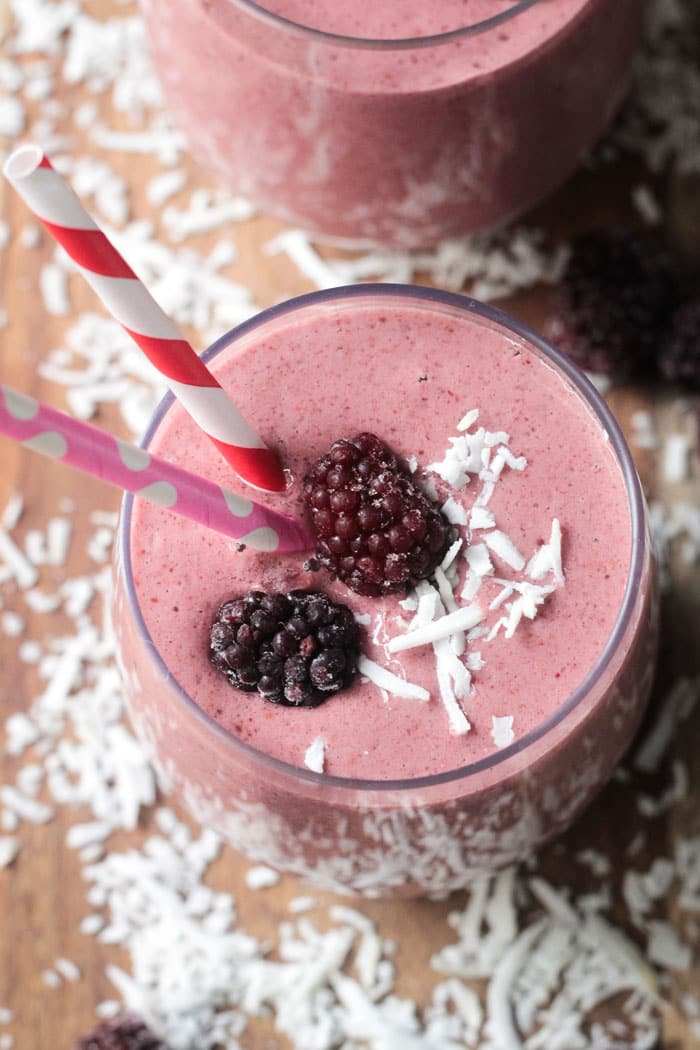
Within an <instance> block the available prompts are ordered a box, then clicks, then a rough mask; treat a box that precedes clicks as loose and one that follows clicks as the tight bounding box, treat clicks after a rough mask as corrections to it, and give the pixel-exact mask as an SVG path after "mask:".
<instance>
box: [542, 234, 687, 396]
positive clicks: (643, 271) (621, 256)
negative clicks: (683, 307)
mask: <svg viewBox="0 0 700 1050" xmlns="http://www.w3.org/2000/svg"><path fill="white" fill-rule="evenodd" d="M673 299H674V281H673V276H672V271H671V265H670V262H669V259H668V257H667V255H666V254H665V252H663V251H662V250H661V249H659V248H658V247H657V246H656V244H655V243H654V242H653V241H652V240H650V238H648V237H645V236H642V235H640V234H637V233H632V232H629V231H626V230H621V229H612V230H599V231H594V232H592V233H587V234H584V235H582V236H580V237H577V238H575V239H574V241H573V242H572V245H571V256H570V259H569V262H568V264H567V267H566V270H565V272H564V275H563V277H562V280H561V283H560V285H559V288H558V290H557V293H556V295H555V300H554V305H553V309H552V316H551V319H550V321H549V322H548V324H547V326H546V334H547V336H548V337H549V338H550V339H551V340H552V342H553V343H554V344H555V345H556V346H558V347H559V348H560V349H561V350H563V351H564V353H566V354H568V355H569V357H571V358H572V360H573V361H575V362H576V364H577V365H580V367H581V368H585V369H587V370H588V371H590V372H603V373H606V374H614V375H620V376H630V375H634V374H639V373H640V372H643V371H644V370H645V369H646V368H647V366H648V365H649V364H650V363H651V362H652V360H653V358H654V355H655V351H656V347H657V344H658V342H659V338H660V335H661V333H662V332H663V328H664V325H665V324H666V321H667V318H668V316H669V313H670V311H671V309H672V306H673Z"/></svg>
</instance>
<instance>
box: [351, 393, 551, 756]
mask: <svg viewBox="0 0 700 1050" xmlns="http://www.w3.org/2000/svg"><path fill="white" fill-rule="evenodd" d="M478 420H479V410H478V409H476V408H473V409H470V410H469V411H468V412H466V413H465V414H464V416H463V417H462V419H461V420H460V421H459V422H458V424H457V430H458V431H459V433H458V435H457V436H456V437H452V438H450V439H449V442H450V443H449V447H448V449H447V450H446V452H445V455H444V457H443V459H442V460H440V461H439V462H436V463H431V464H429V465H428V466H427V468H426V472H427V473H426V476H425V478H424V479H423V480H424V482H425V488H426V490H427V491H428V493H429V494H430V495H431V496H432V497H433V498H436V497H437V495H438V492H437V487H436V484H435V479H434V477H433V476H432V475H437V476H438V477H439V478H441V479H442V481H443V482H444V483H445V484H446V485H448V486H449V490H450V495H449V496H447V498H446V499H445V501H444V502H443V504H442V510H443V512H444V514H445V516H446V517H447V518H448V519H449V520H450V521H451V522H452V523H453V525H454V526H455V528H456V530H457V532H458V538H457V539H456V540H455V541H454V543H453V544H452V545H451V547H450V548H449V550H448V551H447V553H446V555H445V557H444V559H443V561H442V564H441V565H439V566H438V567H437V569H436V570H435V573H434V577H433V578H432V579H431V580H421V581H420V583H419V584H418V585H417V587H416V588H415V589H414V590H413V591H412V592H411V593H410V594H409V595H408V596H407V598H406V599H404V600H403V601H401V602H400V603H399V604H400V606H401V608H402V610H403V611H404V612H412V613H413V616H412V618H411V619H410V620H409V621H408V622H406V619H405V617H404V616H403V615H401V616H397V617H395V621H396V624H397V625H398V626H400V628H401V633H400V634H395V635H394V636H393V637H391V638H389V639H388V640H387V641H386V643H385V645H384V648H385V652H386V657H387V660H389V661H390V660H391V659H392V657H393V656H394V655H395V654H396V653H400V652H404V651H405V650H406V649H412V648H416V647H418V646H424V645H432V648H433V652H434V654H435V677H436V680H437V687H438V692H439V694H440V698H441V700H442V703H443V706H444V708H445V712H446V715H447V725H448V728H449V731H450V733H452V734H454V735H456V736H461V735H464V734H466V733H468V732H469V730H470V729H471V722H470V720H469V717H468V716H467V713H466V710H465V708H466V706H467V701H468V700H469V698H470V697H472V695H473V694H475V692H478V690H475V687H474V684H473V681H472V678H473V672H476V671H479V670H481V668H482V667H483V666H484V662H485V661H484V656H483V655H482V652H481V649H480V648H475V645H476V644H477V643H480V642H483V644H484V645H486V646H488V643H489V642H491V641H493V639H494V638H495V637H496V636H497V635H498V634H502V635H503V637H504V638H505V639H510V638H512V637H513V635H514V634H515V632H516V630H517V629H518V628H519V627H520V625H521V623H522V621H523V618H525V619H526V620H530V621H532V620H534V619H535V617H536V616H537V613H538V611H539V609H540V608H541V606H542V605H544V603H545V601H546V600H547V599H548V598H549V596H550V595H551V594H553V592H554V591H555V590H556V589H557V588H558V587H560V586H563V584H564V569H563V566H562V553H561V547H562V536H561V526H560V524H559V520H558V518H553V519H552V522H551V526H550V537H549V540H548V541H547V542H546V543H543V544H541V545H540V546H539V547H538V549H537V550H536V551H533V552H532V554H531V556H530V557H529V558H528V559H526V558H525V557H524V556H523V555H522V554H521V553H520V551H518V550H517V548H516V546H515V544H514V543H513V541H512V539H511V538H510V537H509V535H508V534H507V532H504V531H503V529H501V528H498V527H497V522H496V519H495V517H494V515H493V514H492V512H491V511H490V510H489V509H488V505H489V502H490V500H491V497H492V495H493V492H494V490H495V487H496V485H497V484H498V482H499V480H500V478H501V475H502V474H503V472H504V470H512V471H515V472H517V473H523V472H524V471H525V470H526V468H527V460H526V459H525V457H524V456H520V455H516V454H515V453H514V452H513V451H512V450H511V448H510V436H509V435H508V434H507V433H506V432H505V431H503V430H498V431H489V430H485V429H484V427H483V426H477V423H478ZM469 485H471V488H472V490H474V492H473V499H472V502H471V504H470V505H469V507H468V509H467V507H466V505H465V504H464V503H463V502H461V501H459V500H458V499H457V498H456V496H459V494H460V492H461V491H462V490H464V489H465V488H466V487H467V486H469ZM492 554H493V556H494V557H495V558H497V559H498V560H499V561H500V562H501V563H502V565H503V569H504V570H505V571H506V572H509V573H510V574H511V575H508V576H497V575H496V570H495V567H494V564H493V561H492V560H491V555H492ZM516 574H517V575H516ZM484 583H486V584H487V587H486V588H485V591H488V592H489V597H488V598H487V599H486V601H485V602H482V601H480V600H477V596H478V595H479V594H480V592H481V591H482V585H483V584H484ZM385 627H386V625H385V623H384V621H383V619H382V617H380V616H377V617H376V618H375V627H374V631H373V635H374V637H375V638H376V637H378V636H379V634H380V633H381V631H382V630H383V629H384V628H385ZM359 669H360V672H361V673H362V674H364V675H365V677H367V678H369V680H370V681H373V682H374V683H375V684H376V685H377V686H378V687H379V688H380V689H381V690H382V691H384V692H387V693H392V694H393V695H394V696H399V697H405V698H407V699H429V695H426V694H425V690H424V689H421V687H419V686H416V685H412V684H411V683H409V682H406V681H404V679H403V678H402V677H400V676H399V675H395V674H393V672H392V671H391V670H390V669H389V668H385V667H379V666H378V665H377V664H374V663H373V662H372V661H370V660H367V659H366V658H363V660H362V661H361V662H360V667H359ZM472 706H473V708H474V710H475V712H476V711H478V696H477V697H476V700H475V703H474V704H473V705H472ZM477 717H478V715H477ZM513 721H514V719H513V716H512V715H509V714H507V713H504V714H503V715H500V716H497V717H496V718H495V719H494V721H493V724H492V726H491V736H492V739H493V742H494V745H495V746H496V747H497V748H501V747H506V746H508V744H510V743H512V741H513V740H514V739H515V737H516V735H517V734H516V733H515V732H514V729H513Z"/></svg>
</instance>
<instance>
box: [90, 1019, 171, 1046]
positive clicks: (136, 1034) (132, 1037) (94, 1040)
mask: <svg viewBox="0 0 700 1050" xmlns="http://www.w3.org/2000/svg"><path fill="white" fill-rule="evenodd" d="M75 1050H168V1048H167V1047H166V1045H165V1043H164V1042H162V1040H160V1039H159V1038H158V1037H157V1036H155V1035H154V1034H153V1032H152V1031H151V1030H150V1029H149V1028H147V1027H146V1025H145V1024H144V1023H143V1021H141V1020H139V1018H137V1017H121V1018H118V1019H117V1020H114V1021H104V1022H103V1023H102V1024H99V1025H98V1026H97V1028H95V1029H94V1031H92V1032H91V1033H90V1035H86V1036H85V1037H84V1038H83V1039H81V1040H80V1042H79V1043H78V1044H77V1046H76V1048H75Z"/></svg>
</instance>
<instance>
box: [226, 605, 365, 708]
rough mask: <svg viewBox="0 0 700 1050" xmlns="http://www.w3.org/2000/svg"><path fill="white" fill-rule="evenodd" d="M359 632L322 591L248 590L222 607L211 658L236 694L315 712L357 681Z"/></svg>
mask: <svg viewBox="0 0 700 1050" xmlns="http://www.w3.org/2000/svg"><path fill="white" fill-rule="evenodd" d="M359 649H360V635H359V628H358V626H357V623H356V622H355V617H354V616H353V614H352V612H351V610H350V609H348V607H347V605H341V604H340V603H337V602H334V601H331V599H330V598H329V597H328V595H326V594H323V592H321V591H290V592H289V593H288V594H279V593H277V594H266V593H265V592H264V591H250V592H249V593H248V594H246V595H245V596H244V597H242V598H234V599H232V600H231V601H227V602H224V604H223V605H222V606H221V608H220V609H219V611H218V613H217V614H216V618H215V620H214V622H213V624H212V627H211V634H210V647H209V657H210V660H211V662H212V664H213V665H214V667H215V668H216V669H217V671H221V673H222V674H224V675H225V676H226V678H227V679H228V681H229V683H230V685H232V686H234V687H235V688H236V689H242V690H244V691H245V692H248V693H252V692H255V691H257V692H258V693H260V695H261V696H262V697H264V699H265V700H270V701H272V703H275V704H285V705H287V706H289V707H316V706H317V705H318V704H321V703H323V701H324V700H327V699H328V698H329V697H330V696H332V695H333V693H337V692H338V691H339V690H341V689H344V688H345V686H347V685H349V684H350V682H351V681H352V679H353V677H354V674H355V670H356V668H357V659H358V656H359Z"/></svg>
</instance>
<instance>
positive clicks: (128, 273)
mask: <svg viewBox="0 0 700 1050" xmlns="http://www.w3.org/2000/svg"><path fill="white" fill-rule="evenodd" d="M4 170H5V175H6V177H7V179H8V180H9V181H10V182H11V183H12V185H13V186H14V188H15V189H16V190H17V192H18V193H19V195H20V196H21V197H22V198H23V200H24V201H25V203H26V204H27V205H28V206H29V208H30V209H31V211H32V212H33V213H34V215H35V216H36V217H37V219H39V220H40V222H42V223H43V224H44V226H45V227H46V229H47V230H48V231H49V233H50V234H51V236H52V237H54V238H55V240H57V241H58V243H59V244H60V245H61V247H63V248H64V249H65V251H66V252H67V253H68V255H69V256H70V257H71V259H72V260H73V262H74V263H75V264H76V265H77V266H78V268H79V269H80V270H81V272H82V274H83V276H84V277H85V279H86V280H87V282H88V284H89V285H90V286H91V287H92V289H93V291H95V292H96V293H97V295H98V296H99V298H100V299H101V300H102V302H103V303H104V305H105V306H106V307H107V309H108V310H109V312H110V313H111V314H112V316H113V317H114V318H116V320H117V321H119V323H120V324H121V325H122V326H123V327H124V328H125V329H126V331H127V332H128V333H129V335H130V336H131V337H132V339H134V340H135V342H136V343H138V345H139V346H140V347H141V349H142V350H143V352H144V353H145V355H146V357H147V358H148V359H149V361H151V363H152V364H153V365H155V367H156V368H157V369H158V371H159V372H160V374H161V375H162V376H163V378H164V379H165V381H166V382H167V383H168V385H169V387H170V389H171V390H172V392H173V394H174V395H175V397H176V398H178V400H179V401H180V402H181V403H182V405H183V406H184V407H185V409H186V410H187V411H188V412H189V414H190V415H191V416H192V418H193V419H194V420H195V422H196V423H197V424H198V425H199V426H200V427H201V428H202V430H203V431H204V432H205V434H207V435H208V437H210V438H211V440H212V441H213V442H214V444H215V445H216V447H217V448H218V449H219V451H220V452H221V454H222V455H223V456H224V458H225V459H226V460H227V461H228V463H230V465H231V466H232V467H233V469H234V470H235V471H236V473H237V474H238V476H239V477H240V478H242V480H243V481H246V482H247V483H248V484H249V485H253V486H254V487H255V488H257V489H262V490H264V491H267V492H281V491H283V490H284V488H285V477H284V472H283V470H282V466H281V464H280V462H279V460H278V458H277V456H275V454H274V453H273V452H271V451H270V449H268V448H266V446H265V444H264V442H263V441H262V440H261V439H260V438H259V437H258V435H257V434H256V433H255V431H254V430H253V429H252V428H251V427H250V426H249V425H248V423H247V422H246V421H245V419H243V416H242V415H241V414H240V412H239V411H238V409H237V408H236V406H235V405H234V404H233V402H232V401H231V399H230V398H229V396H228V395H227V394H226V393H225V391H224V390H223V389H222V387H221V385H220V384H219V382H218V381H217V380H216V379H215V377H214V376H213V375H212V374H211V372H210V371H209V369H208V368H207V366H206V365H205V364H204V363H203V362H202V360H201V358H200V357H199V355H198V354H197V353H196V352H195V350H194V349H193V347H192V346H191V345H190V344H189V343H188V342H187V340H186V339H185V338H184V337H183V335H182V333H181V332H180V331H179V329H178V328H177V326H176V325H175V324H174V323H173V321H171V320H170V318H169V317H167V316H166V314H164V313H163V311H162V310H161V308H160V306H158V304H157V303H156V301H155V299H153V297H152V296H151V294H150V292H149V291H148V289H147V288H146V286H145V285H144V284H142V283H141V281H139V279H138V277H137V276H136V274H135V273H134V272H133V270H132V269H131V267H130V266H129V265H128V263H126V262H125V260H124V259H123V258H122V257H121V255H120V254H119V252H118V251H117V250H116V248H115V247H114V245H113V244H112V243H111V241H109V240H108V239H107V237H106V236H105V234H104V233H103V232H102V230H101V229H100V228H99V226H97V224H96V223H95V222H94V221H93V220H92V219H91V218H90V216H89V215H88V213H87V212H86V211H85V208H84V207H83V205H82V204H81V202H80V200H79V199H78V197H77V196H76V195H75V193H74V192H73V190H72V189H71V188H70V186H69V185H68V183H67V182H66V181H65V180H64V179H63V178H62V177H61V175H59V174H58V172H57V171H54V169H53V168H52V166H51V163H50V161H49V160H48V158H47V157H46V155H45V154H44V152H43V151H42V150H41V149H40V148H39V147H38V146H20V148H19V149H17V150H15V152H14V153H12V155H11V156H10V157H9V158H8V160H7V161H6V163H5V169H4Z"/></svg>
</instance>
